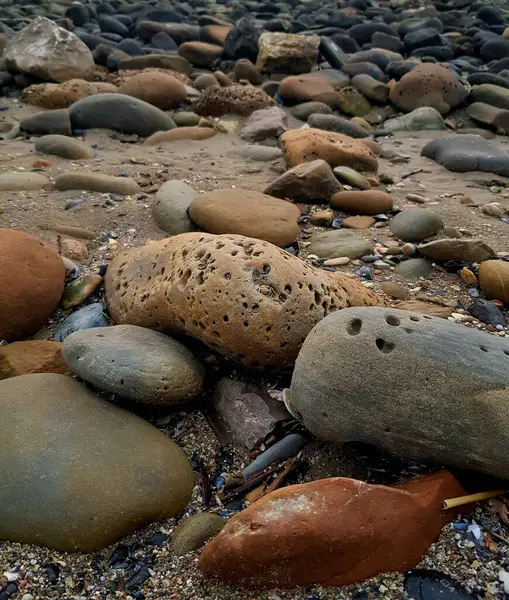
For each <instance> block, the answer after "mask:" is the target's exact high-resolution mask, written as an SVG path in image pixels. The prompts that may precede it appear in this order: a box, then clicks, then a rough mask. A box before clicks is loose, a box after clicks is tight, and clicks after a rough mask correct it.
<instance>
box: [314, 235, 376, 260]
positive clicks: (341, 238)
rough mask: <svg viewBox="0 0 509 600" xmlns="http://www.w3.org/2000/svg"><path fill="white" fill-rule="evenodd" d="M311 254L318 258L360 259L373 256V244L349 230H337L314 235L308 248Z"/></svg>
mask: <svg viewBox="0 0 509 600" xmlns="http://www.w3.org/2000/svg"><path fill="white" fill-rule="evenodd" d="M307 250H308V252H309V253H310V254H316V256H318V258H338V257H340V256H347V257H348V258H359V257H361V256H364V255H366V254H368V255H369V254H371V252H372V246H371V243H370V242H368V241H367V240H365V239H364V238H363V237H361V236H360V235H357V234H356V233H353V231H350V230H349V229H335V230H334V231H324V232H322V233H314V234H313V235H312V236H311V239H310V244H309V246H308V248H307Z"/></svg>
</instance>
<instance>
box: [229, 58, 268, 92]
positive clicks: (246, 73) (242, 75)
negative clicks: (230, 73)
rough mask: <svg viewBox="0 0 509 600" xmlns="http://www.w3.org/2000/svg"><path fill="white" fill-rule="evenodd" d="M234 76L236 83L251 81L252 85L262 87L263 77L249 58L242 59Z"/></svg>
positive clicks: (237, 64) (236, 67) (238, 62)
mask: <svg viewBox="0 0 509 600" xmlns="http://www.w3.org/2000/svg"><path fill="white" fill-rule="evenodd" d="M234 74H235V80H236V81H242V80H244V81H249V83H251V84H252V85H260V84H261V83H262V82H263V75H262V74H261V73H260V71H259V70H258V69H257V68H256V67H255V65H254V64H253V63H252V62H251V61H250V60H249V59H247V58H240V59H239V60H238V61H237V62H236V63H235V69H234Z"/></svg>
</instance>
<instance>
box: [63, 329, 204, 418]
mask: <svg viewBox="0 0 509 600" xmlns="http://www.w3.org/2000/svg"><path fill="white" fill-rule="evenodd" d="M62 356H63V357H64V360H65V362H66V363H67V365H68V366H69V368H70V370H71V371H72V372H73V373H74V375H77V376H78V377H79V378H80V379H82V380H83V381H87V382H88V383H91V384H92V385H93V386H94V387H96V388H98V389H100V390H102V391H104V392H107V393H110V394H115V395H116V396H120V397H121V398H126V399H127V400H131V401H133V402H141V403H143V404H150V405H156V406H172V405H175V404H181V403H183V402H186V401H188V400H191V399H193V398H195V397H196V396H197V395H198V394H199V393H200V392H201V390H202V386H203V380H204V378H205V371H204V369H203V367H202V365H201V364H200V362H199V361H198V360H197V359H196V358H195V356H194V355H193V354H192V353H191V351H190V350H188V349H187V348H186V347H185V346H184V345H183V344H181V343H180V342H178V341H177V340H174V339H173V338H171V337H169V336H167V335H164V334H163V333H159V332H157V331H152V330H151V329H145V328H143V327H136V326H134V325H115V326H113V327H96V328H92V329H84V330H83V331H77V332H75V333H73V334H71V335H69V336H68V337H66V339H65V341H64V345H63V348H62Z"/></svg>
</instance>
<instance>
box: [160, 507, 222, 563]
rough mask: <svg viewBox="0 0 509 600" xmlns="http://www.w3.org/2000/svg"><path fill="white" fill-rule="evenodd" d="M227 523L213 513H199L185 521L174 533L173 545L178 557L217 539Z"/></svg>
mask: <svg viewBox="0 0 509 600" xmlns="http://www.w3.org/2000/svg"><path fill="white" fill-rule="evenodd" d="M226 523H227V521H226V520H225V519H223V518H222V517H219V516H218V515H213V514H212V513H198V514H197V515H192V516H191V517H187V518H186V519H183V520H182V521H181V522H180V523H179V525H178V527H177V528H176V529H175V531H174V532H173V536H172V538H171V545H172V547H173V552H174V554H175V555H176V556H182V555H183V554H187V553H188V552H191V551H193V550H198V549H199V548H201V547H202V546H203V545H204V544H205V542H208V541H209V540H210V539H211V538H213V537H215V536H216V535H217V534H218V533H219V532H220V531H221V529H223V527H224V526H225V525H226Z"/></svg>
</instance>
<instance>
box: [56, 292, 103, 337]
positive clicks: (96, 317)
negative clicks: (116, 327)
mask: <svg viewBox="0 0 509 600" xmlns="http://www.w3.org/2000/svg"><path fill="white" fill-rule="evenodd" d="M107 326H108V319H107V318H106V316H105V315H104V306H103V305H102V304H101V303H100V302H94V304H89V305H88V306H85V307H84V308H81V309H80V310H77V311H76V312H74V313H72V314H70V315H69V316H68V317H66V318H65V319H64V320H63V321H62V322H61V323H60V325H59V326H58V327H57V328H56V330H55V335H54V337H53V339H54V340H55V341H56V342H63V341H64V340H65V338H66V337H67V336H68V335H71V333H74V332H75V331H80V330H82V329H89V328H92V327H107Z"/></svg>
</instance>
